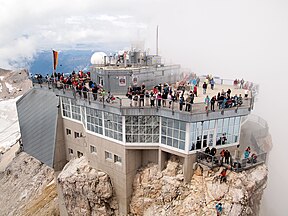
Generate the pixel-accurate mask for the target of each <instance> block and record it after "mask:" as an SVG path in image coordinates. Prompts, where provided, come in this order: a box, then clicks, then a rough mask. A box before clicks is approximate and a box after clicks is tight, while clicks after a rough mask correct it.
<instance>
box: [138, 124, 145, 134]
mask: <svg viewBox="0 0 288 216" xmlns="http://www.w3.org/2000/svg"><path fill="white" fill-rule="evenodd" d="M139 133H140V134H144V133H145V126H140V131H139Z"/></svg>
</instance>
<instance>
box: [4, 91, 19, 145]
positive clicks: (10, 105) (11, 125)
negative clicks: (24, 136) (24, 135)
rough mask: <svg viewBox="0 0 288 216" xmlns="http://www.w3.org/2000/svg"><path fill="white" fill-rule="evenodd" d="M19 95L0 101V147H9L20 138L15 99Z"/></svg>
mask: <svg viewBox="0 0 288 216" xmlns="http://www.w3.org/2000/svg"><path fill="white" fill-rule="evenodd" d="M20 97H21V96H19V97H17V98H13V99H9V100H4V101H0V122H1V124H0V148H1V147H3V148H5V149H6V148H9V147H10V146H12V145H13V144H15V142H16V140H17V139H18V138H20V127H19V123H18V116H17V109H16V101H17V100H18V99H19V98H20Z"/></svg>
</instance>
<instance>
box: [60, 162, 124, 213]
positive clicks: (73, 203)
mask: <svg viewBox="0 0 288 216" xmlns="http://www.w3.org/2000/svg"><path fill="white" fill-rule="evenodd" d="M58 182H59V185H60V187H61V189H62V193H63V196H64V202H65V205H66V209H67V213H68V215H87V216H88V215H89V216H90V215H91V216H97V215H115V214H117V210H118V205H117V201H116V197H115V196H114V194H113V187H112V184H111V181H110V178H109V176H108V175H107V174H106V173H104V172H101V171H97V170H95V169H93V168H92V167H90V166H89V165H88V161H87V159H86V158H85V157H81V158H77V159H73V160H70V161H69V163H68V164H66V166H65V167H64V169H63V170H62V172H61V173H60V174H59V176H58Z"/></svg>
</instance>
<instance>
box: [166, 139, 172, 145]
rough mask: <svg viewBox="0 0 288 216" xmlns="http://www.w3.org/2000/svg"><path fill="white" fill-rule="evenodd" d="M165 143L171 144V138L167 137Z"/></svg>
mask: <svg viewBox="0 0 288 216" xmlns="http://www.w3.org/2000/svg"><path fill="white" fill-rule="evenodd" d="M167 145H169V146H172V138H170V137H167Z"/></svg>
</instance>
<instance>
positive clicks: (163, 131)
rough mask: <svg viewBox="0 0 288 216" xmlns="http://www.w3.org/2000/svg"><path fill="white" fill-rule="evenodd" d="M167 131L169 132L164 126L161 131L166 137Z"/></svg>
mask: <svg viewBox="0 0 288 216" xmlns="http://www.w3.org/2000/svg"><path fill="white" fill-rule="evenodd" d="M166 131H167V130H166V127H163V126H162V129H161V133H162V135H166Z"/></svg>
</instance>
